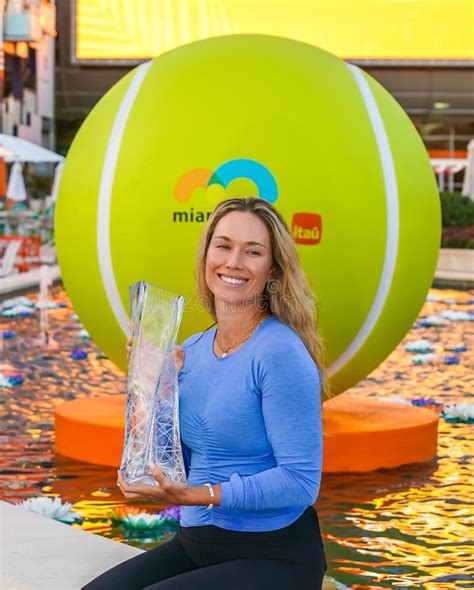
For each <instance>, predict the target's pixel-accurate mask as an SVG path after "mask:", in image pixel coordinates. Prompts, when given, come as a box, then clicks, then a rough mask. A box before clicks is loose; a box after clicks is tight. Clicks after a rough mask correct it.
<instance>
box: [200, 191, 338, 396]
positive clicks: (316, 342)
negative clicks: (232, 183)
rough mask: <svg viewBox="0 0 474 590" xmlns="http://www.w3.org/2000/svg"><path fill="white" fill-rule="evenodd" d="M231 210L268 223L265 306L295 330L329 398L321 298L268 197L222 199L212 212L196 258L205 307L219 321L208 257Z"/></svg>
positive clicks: (323, 393)
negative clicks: (269, 260) (319, 322)
mask: <svg viewBox="0 0 474 590" xmlns="http://www.w3.org/2000/svg"><path fill="white" fill-rule="evenodd" d="M231 211H242V212H248V213H253V214H254V215H257V216H258V217H259V218H260V219H261V220H262V221H263V222H264V223H265V225H266V227H267V228H268V231H269V234H270V240H271V247H272V258H273V261H272V266H273V269H274V270H273V273H272V279H271V280H270V281H269V282H268V283H267V285H266V286H265V290H264V292H263V294H262V305H263V309H266V310H268V311H269V312H271V313H272V314H273V315H274V316H275V317H276V318H278V319H279V320H280V321H281V322H283V323H284V324H286V325H288V326H290V327H291V328H293V330H295V331H296V332H297V333H298V334H299V335H300V337H301V339H302V340H303V342H304V344H305V345H306V348H307V349H308V352H309V353H310V355H311V357H312V358H313V360H314V362H315V363H316V365H317V366H318V368H319V371H320V374H321V390H322V396H321V397H322V398H328V397H329V395H330V393H329V384H328V381H327V378H326V375H325V369H324V360H323V357H324V347H323V339H322V337H321V335H320V334H319V331H318V329H317V302H316V298H315V296H314V294H313V293H312V291H311V287H310V286H309V282H308V279H307V277H306V275H305V273H304V271H303V269H302V267H301V263H300V260H299V256H298V252H297V250H296V247H295V244H294V242H293V240H292V238H291V233H290V229H289V227H288V225H287V223H286V221H285V220H284V219H283V217H282V216H281V215H280V213H279V212H278V211H277V210H276V209H275V207H273V206H272V205H271V204H270V203H269V202H268V201H265V200H264V199H260V198H256V197H247V198H237V199H227V200H225V201H221V202H220V203H219V204H218V205H217V207H216V208H215V209H214V211H213V212H212V214H211V216H210V217H209V220H208V222H207V225H206V227H205V229H204V231H203V233H202V235H201V239H200V241H199V245H198V250H197V258H196V291H197V296H198V298H199V299H200V301H201V303H202V304H203V305H204V307H205V309H206V310H207V311H208V312H209V313H210V314H211V316H212V318H213V319H214V321H216V308H215V301H214V294H213V293H212V291H211V290H210V289H209V287H208V285H207V282H206V258H207V251H208V249H209V244H210V242H211V239H212V236H213V234H214V230H215V227H216V225H217V223H218V222H219V221H220V220H221V219H222V218H223V217H224V216H225V215H227V214H228V213H230V212H231Z"/></svg>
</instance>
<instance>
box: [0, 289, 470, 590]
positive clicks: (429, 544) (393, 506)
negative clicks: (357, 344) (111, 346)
mask: <svg viewBox="0 0 474 590" xmlns="http://www.w3.org/2000/svg"><path fill="white" fill-rule="evenodd" d="M430 294H431V296H436V297H438V298H440V299H441V301H430V302H427V303H426V304H425V306H424V308H423V310H422V313H421V314H420V315H421V317H426V316H429V315H436V314H439V313H440V312H441V311H443V310H445V309H452V310H460V311H467V310H468V309H472V297H473V295H472V293H466V292H459V291H439V290H432V291H431V292H430ZM54 299H55V300H56V301H64V302H66V303H67V304H68V308H64V309H55V310H51V312H50V325H51V333H52V335H53V337H54V339H55V340H57V341H58V342H59V343H60V348H59V349H58V350H54V351H53V350H51V351H47V350H44V349H41V348H38V347H35V346H33V345H32V342H33V339H34V338H37V336H38V333H39V320H38V317H36V318H24V319H5V318H3V319H2V320H1V321H2V325H1V329H2V330H15V331H16V332H17V338H16V339H13V340H8V341H7V340H6V341H5V342H4V349H5V357H6V361H7V362H8V363H10V364H11V365H12V366H13V367H14V368H15V370H16V372H19V373H22V374H23V376H24V377H25V381H24V383H23V384H22V385H18V386H16V387H12V388H11V389H3V390H2V389H0V395H1V396H2V402H3V407H4V419H3V429H2V434H1V438H0V442H1V444H2V449H3V453H2V456H1V458H0V485H1V486H2V490H3V491H2V499H5V500H9V501H17V500H22V499H25V498H28V497H31V496H35V495H39V494H43V495H48V496H52V495H60V497H61V498H62V500H63V501H70V502H72V503H73V504H74V508H75V509H76V510H79V511H81V512H82V513H83V514H84V516H85V519H84V521H83V522H82V523H81V524H74V525H72V526H79V527H80V528H83V529H85V530H88V531H91V532H94V533H98V534H101V535H104V536H106V537H109V538H112V539H114V540H115V541H118V542H126V543H129V544H132V545H134V546H137V547H143V548H150V547H153V546H155V545H158V544H159V543H162V542H163V541H165V540H167V539H170V538H172V536H173V535H174V531H173V530H172V528H168V529H164V530H160V531H157V532H154V531H153V532H152V533H150V532H147V533H141V534H137V533H135V532H133V533H132V532H129V531H127V530H126V529H124V528H123V527H119V526H116V524H114V523H113V522H112V521H111V520H110V519H109V518H108V517H107V513H108V511H109V510H111V509H112V508H116V507H118V506H125V505H128V506H130V505H135V506H139V507H140V508H141V509H143V510H146V511H148V512H155V511H156V510H159V509H163V508H165V506H164V505H163V506H161V505H158V504H149V503H145V502H136V501H133V502H132V501H127V500H125V499H124V497H123V496H122V494H121V493H120V492H119V491H118V489H117V488H116V485H115V482H116V470H115V469H113V468H108V467H101V466H95V465H91V464H88V463H82V462H79V461H74V460H72V459H68V458H66V457H62V456H60V455H55V453H54V449H53V440H54V426H53V421H54V408H55V407H56V405H57V404H60V403H63V401H65V400H70V399H78V398H80V397H84V396H97V395H103V394H110V395H121V394H123V393H124V392H125V377H124V375H123V374H122V373H121V372H120V371H119V370H118V369H117V368H115V367H114V365H112V363H110V362H109V361H108V360H107V359H106V358H104V357H103V355H101V353H100V351H98V350H97V349H96V348H95V346H94V345H93V343H91V342H90V341H84V340H81V339H80V338H79V337H78V333H79V331H80V329H81V327H82V326H81V325H80V324H79V323H78V322H76V321H74V320H73V319H71V314H72V313H73V310H72V308H71V307H70V304H69V302H68V300H67V297H66V296H65V293H64V291H63V290H62V289H60V288H56V289H55V290H54ZM473 336H474V323H473V322H463V323H461V322H459V323H448V324H447V325H446V326H439V327H432V328H415V327H414V328H413V329H412V330H411V331H410V333H409V334H408V335H407V337H406V338H405V340H404V341H403V342H402V343H401V344H400V345H399V346H398V347H397V349H396V350H395V351H394V352H393V353H392V354H391V355H390V356H389V357H388V358H387V359H386V361H385V362H384V363H383V364H382V365H381V366H380V367H378V369H377V370H375V371H374V372H373V373H372V374H371V375H369V377H368V378H367V379H365V380H364V381H363V382H361V383H360V384H359V385H357V386H356V387H354V388H352V390H351V393H357V394H359V395H363V396H376V397H379V398H383V397H390V396H398V397H400V396H403V397H405V398H407V399H414V398H420V397H424V398H428V397H433V398H435V399H436V401H438V402H442V403H445V404H446V403H453V402H461V401H471V402H472V397H470V396H472V392H473V391H474V386H473V385H474V384H473V380H472V375H473V374H474V373H473V369H474V356H473V355H472V348H473V343H474V342H473V341H474V338H473ZM420 338H427V339H429V340H430V341H431V342H433V344H434V345H435V347H436V351H435V352H436V353H437V354H439V355H440V357H441V358H442V357H443V355H444V354H449V353H447V352H446V351H445V347H449V346H456V345H459V344H462V343H463V344H465V345H466V346H467V351H466V352H463V353H460V357H461V363H460V364H459V365H449V366H448V365H445V364H438V365H434V366H423V365H417V366H415V365H413V364H412V356H411V355H410V354H409V353H407V352H405V350H404V344H405V343H406V342H408V341H412V340H416V339H420ZM75 348H83V349H85V350H86V351H87V352H88V353H89V354H88V358H87V359H84V360H73V359H71V358H70V356H69V355H70V352H71V351H72V350H73V349H75ZM473 431H474V427H473V425H466V424H449V423H446V422H445V421H444V420H440V423H439V441H438V457H437V459H436V460H433V461H432V462H430V463H428V464H422V465H410V466H403V467H399V468H397V469H390V470H378V471H375V472H370V473H365V474H327V475H325V476H324V477H323V482H322V486H321V492H320V496H319V498H318V501H317V504H316V506H317V508H318V512H319V515H320V523H321V529H322V531H323V536H324V539H325V546H326V552H327V557H328V564H329V571H328V574H329V575H331V576H333V577H334V578H336V579H337V580H339V581H341V582H343V583H345V584H347V585H348V586H350V587H351V588H367V589H369V588H370V589H377V588H427V589H431V588H436V589H439V590H444V589H448V588H449V589H452V588H473V587H474V583H473V582H472V577H473V575H474V570H473V566H472V563H473V562H474V560H473V551H472V545H473V540H472V539H473V538H472V525H473V520H474V519H473V512H472V504H470V502H472V500H471V499H472V497H474V493H473V490H472V477H471V474H472V463H473V451H472V449H473V448H474V446H473V438H474V432H473Z"/></svg>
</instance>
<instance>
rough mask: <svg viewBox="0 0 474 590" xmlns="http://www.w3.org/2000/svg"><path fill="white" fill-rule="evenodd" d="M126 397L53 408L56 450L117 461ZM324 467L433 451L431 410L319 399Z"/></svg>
mask: <svg viewBox="0 0 474 590" xmlns="http://www.w3.org/2000/svg"><path fill="white" fill-rule="evenodd" d="M125 407H126V398H125V396H122V395H110V396H101V397H94V398H82V399H79V400H74V401H70V402H65V403H63V404H61V405H60V406H58V407H57V408H56V422H55V434H56V438H55V450H56V452H57V453H60V454H61V455H65V456H67V457H70V458H72V459H77V460H79V461H86V462H87V463H95V464H97V465H109V466H111V467H119V466H120V461H121V457H122V449H123V438H124V428H125ZM323 432H324V461H323V472H324V473H334V472H359V473H360V472H365V471H373V470H375V469H381V468H392V467H398V466H400V465H404V464H408V463H423V462H426V461H430V460H431V459H433V457H435V456H436V452H437V436H438V414H437V413H436V412H435V411H433V410H428V409H426V408H418V407H416V406H408V405H402V404H396V403H391V402H385V401H383V400H376V399H374V398H364V397H359V396H356V395H353V394H349V393H345V394H342V395H339V396H337V397H335V398H333V399H331V400H329V401H327V402H325V403H324V405H323Z"/></svg>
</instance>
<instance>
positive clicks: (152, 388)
mask: <svg viewBox="0 0 474 590" xmlns="http://www.w3.org/2000/svg"><path fill="white" fill-rule="evenodd" d="M183 308H184V297H182V296H181V295H176V294H175V293H171V292H170V291H166V290H165V289H161V288H159V287H156V286H154V285H151V284H150V283H147V282H146V281H140V282H138V283H135V284H134V285H132V286H131V287H130V311H131V322H132V325H133V326H134V330H133V341H132V350H131V353H130V361H129V366H128V380H127V392H128V397H127V417H126V426H125V439H124V446H123V453H122V462H121V465H120V470H121V471H122V474H123V477H124V479H125V481H126V482H127V483H129V484H135V483H140V484H148V485H154V486H158V482H157V481H156V479H155V478H154V477H153V475H151V473H150V469H149V464H150V463H152V464H153V465H156V466H157V467H159V468H160V469H161V470H162V471H163V473H164V475H166V477H168V478H169V479H171V480H173V481H175V482H181V483H186V472H185V468H184V461H183V455H182V449H181V444H180V434H179V414H178V412H179V390H178V375H177V371H176V367H175V363H174V354H173V352H174V346H175V344H176V339H177V336H178V330H179V325H180V322H181V317H182V314H183Z"/></svg>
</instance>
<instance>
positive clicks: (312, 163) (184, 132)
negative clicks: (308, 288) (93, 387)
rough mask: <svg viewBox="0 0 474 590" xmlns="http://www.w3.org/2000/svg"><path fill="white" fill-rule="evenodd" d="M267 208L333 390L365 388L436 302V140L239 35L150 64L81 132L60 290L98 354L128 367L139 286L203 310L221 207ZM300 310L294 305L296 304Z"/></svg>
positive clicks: (67, 184)
mask: <svg viewBox="0 0 474 590" xmlns="http://www.w3.org/2000/svg"><path fill="white" fill-rule="evenodd" d="M236 195H240V196H248V195H256V196H259V197H260V198H263V199H267V200H268V201H270V202H272V203H273V204H274V205H275V206H276V207H277V208H278V210H279V211H280V212H281V213H282V214H283V216H284V217H285V219H286V220H287V222H288V224H289V225H290V227H291V230H292V233H293V239H294V241H295V242H296V244H297V248H298V251H299V255H300V258H301V262H302V264H303V266H304V269H305V271H306V273H307V275H308V277H309V279H310V282H311V285H312V288H313V290H314V292H315V293H316V295H317V296H318V298H319V301H320V314H321V321H320V327H321V331H322V334H323V336H324V338H325V341H326V347H327V361H328V365H329V367H330V369H329V372H330V375H331V382H332V385H333V390H334V391H335V392H336V393H337V392H341V391H343V390H345V389H347V388H348V387H350V386H351V385H353V384H355V383H357V382H358V381H359V380H360V379H362V378H363V377H364V376H365V375H367V374H368V373H369V372H370V371H372V370H373V369H374V368H375V367H377V365H378V364H379V363H380V362H381V361H382V360H383V359H384V358H385V357H386V356H387V355H388V354H389V353H390V352H391V351H392V350H393V349H394V347H395V346H396V345H397V344H398V343H399V342H400V340H401V339H402V338H403V336H404V335H405V334H406V332H407V331H408V330H409V328H410V327H411V326H412V324H413V321H414V320H415V318H416V316H417V313H418V311H419V310H420V307H421V305H422V304H423V301H424V298H425V295H426V292H427V290H428V289H429V287H430V284H431V281H432V278H433V274H434V270H435V265H436V258H437V251H438V245H439V241H440V207H439V200H438V194H437V189H436V184H435V180H434V176H433V173H432V170H431V166H430V162H429V159H428V157H427V154H426V151H425V148H424V146H423V143H422V141H421V139H420V137H419V136H418V134H417V132H416V130H415V128H414V127H413V125H412V123H411V122H410V120H409V119H408V117H407V115H406V114H405V113H404V112H403V110H402V108H401V107H400V106H399V105H398V104H397V102H396V101H395V100H394V99H393V98H392V97H391V96H390V94H389V93H388V92H386V91H385V90H384V88H383V87H382V86H380V84H378V83H377V82H376V81H375V80H373V79H372V78H371V77H370V76H368V75H367V74H366V73H365V72H363V71H362V70H360V69H359V68H357V67H355V66H352V65H349V64H347V63H345V62H344V61H343V60H341V59H339V58H337V57H335V56H334V55H331V54H329V53H327V52H326V51H322V50H320V49H317V48H316V47H312V46H310V45H307V44H304V43H300V42H296V41H291V40H288V39H283V38H277V37H271V36H260V35H236V36H229V37H220V38H214V39H208V40H205V41H199V42H196V43H191V44H189V45H186V46H183V47H180V48H178V49H174V50H173V51H170V52H169V53H165V54H163V55H161V56H160V57H158V58H156V59H154V60H153V61H151V62H149V63H146V64H142V65H140V66H139V67H137V68H136V69H134V70H133V71H131V72H130V73H129V74H127V75H126V76H125V77H124V78H123V79H122V80H120V81H119V82H118V83H117V84H116V85H115V86H114V87H113V88H112V89H111V90H110V91H109V92H107V94H106V95H105V96H104V97H103V98H102V99H101V100H100V102H99V103H98V104H97V105H96V107H95V108H94V109H93V110H92V112H91V113H90V115H89V116H88V117H87V119H86V120H85V122H84V124H83V125H82V127H81V129H80V131H79V132H78V134H77V136H76V138H75V140H74V142H73V144H72V146H71V149H70V152H69V154H68V156H67V160H66V164H65V168H64V173H63V177H62V180H61V184H60V193H59V198H58V203H57V208H56V241H57V246H58V256H59V263H60V266H61V272H62V276H63V278H64V283H65V286H66V289H67V292H68V293H69V295H70V297H71V299H72V302H73V304H74V307H75V308H76V310H77V313H78V314H79V316H80V318H81V320H82V322H83V323H84V324H85V326H86V327H87V329H88V330H89V331H90V333H91V335H92V337H93V338H94V340H95V342H96V343H97V345H98V346H99V347H100V348H101V349H102V350H103V351H105V353H106V354H107V355H109V357H110V358H111V359H112V360H113V361H114V362H116V363H117V364H118V365H119V366H121V367H122V368H124V367H125V347H124V343H125V332H126V326H127V316H128V286H129V285H130V284H132V283H134V282H135V281H138V280H140V279H144V280H147V281H150V282H152V283H154V284H157V285H160V286H162V287H164V288H167V289H170V290H172V291H175V292H176V293H180V294H183V295H186V296H188V297H189V298H190V300H189V303H188V305H187V308H186V311H185V313H184V317H183V323H182V329H181V338H185V337H187V336H189V335H190V334H191V333H194V332H197V331H200V330H202V329H203V328H205V327H206V326H208V325H209V317H208V316H207V314H206V313H205V312H204V311H202V310H201V309H199V308H198V307H197V306H196V305H195V304H194V303H193V299H192V297H193V293H194V284H195V281H194V274H193V268H194V260H195V253H196V247H197V243H198V238H199V235H200V234H201V232H202V230H203V227H204V224H205V221H206V219H207V218H208V215H209V213H210V212H211V211H212V209H213V207H214V206H215V204H216V203H217V202H219V201H220V200H222V199H224V198H228V197H230V196H236ZM295 304H296V303H295Z"/></svg>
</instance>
